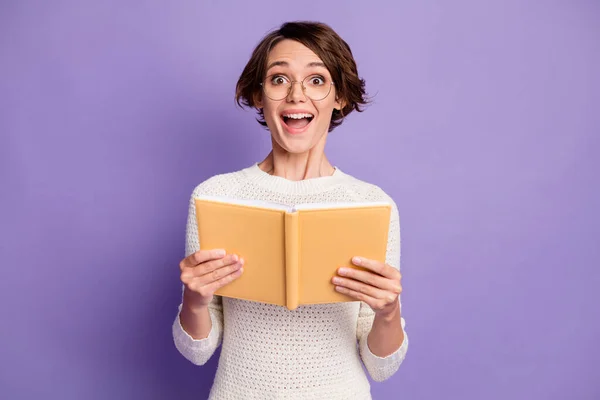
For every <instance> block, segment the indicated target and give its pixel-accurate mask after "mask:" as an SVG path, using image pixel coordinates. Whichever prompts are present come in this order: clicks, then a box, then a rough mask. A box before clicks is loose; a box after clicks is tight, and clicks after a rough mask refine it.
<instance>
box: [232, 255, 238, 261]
mask: <svg viewBox="0 0 600 400" xmlns="http://www.w3.org/2000/svg"><path fill="white" fill-rule="evenodd" d="M231 260H232V261H233V262H236V261H237V260H238V256H237V254H234V255H232V256H231Z"/></svg>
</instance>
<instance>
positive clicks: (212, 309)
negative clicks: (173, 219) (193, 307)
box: [172, 191, 223, 365]
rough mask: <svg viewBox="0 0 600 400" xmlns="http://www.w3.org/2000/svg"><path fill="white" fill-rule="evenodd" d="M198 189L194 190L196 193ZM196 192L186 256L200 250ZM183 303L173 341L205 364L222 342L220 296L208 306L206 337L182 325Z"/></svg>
mask: <svg viewBox="0 0 600 400" xmlns="http://www.w3.org/2000/svg"><path fill="white" fill-rule="evenodd" d="M195 193H196V191H194V194H195ZM194 194H192V196H191V198H190V203H189V211H188V218H187V226H186V239H185V256H186V257H187V256H189V255H190V254H192V253H195V252H196V251H198V250H200V243H199V240H198V227H197V225H196V208H195V203H194ZM182 305H183V289H182V302H181V303H180V304H179V307H178V311H177V313H176V316H175V321H174V322H173V326H172V331H173V341H174V343H175V347H176V348H177V350H178V351H179V352H180V353H181V354H182V355H183V356H184V357H185V358H186V359H188V360H189V361H190V362H192V363H193V364H196V365H204V364H205V363H206V362H207V361H208V360H209V359H210V358H211V357H212V355H213V354H214V352H215V350H216V349H217V348H218V347H219V345H220V344H221V340H222V337H223V305H222V299H221V297H220V296H213V300H212V301H211V303H210V304H209V306H208V311H209V314H210V319H211V322H212V327H211V330H210V333H209V335H208V337H206V338H204V339H194V338H192V337H191V336H190V335H189V334H188V333H187V332H186V331H185V330H184V329H183V327H182V326H181V321H180V319H179V315H180V313H181V308H182Z"/></svg>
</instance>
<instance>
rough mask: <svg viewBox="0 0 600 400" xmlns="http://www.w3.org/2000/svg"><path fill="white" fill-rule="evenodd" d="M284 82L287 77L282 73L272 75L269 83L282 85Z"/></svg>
mask: <svg viewBox="0 0 600 400" xmlns="http://www.w3.org/2000/svg"><path fill="white" fill-rule="evenodd" d="M286 82H287V78H286V77H285V76H282V75H274V76H273V77H272V78H271V85H273V86H279V85H284V84H285V83H286Z"/></svg>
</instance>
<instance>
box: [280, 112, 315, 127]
mask: <svg viewBox="0 0 600 400" xmlns="http://www.w3.org/2000/svg"><path fill="white" fill-rule="evenodd" d="M314 117H315V116H314V115H313V114H310V113H294V114H283V115H282V116H281V119H282V120H283V123H284V124H285V126H286V127H288V128H290V129H292V130H303V129H304V128H306V127H307V126H308V124H310V123H311V121H312V120H313V119H314Z"/></svg>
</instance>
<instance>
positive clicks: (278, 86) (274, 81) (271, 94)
mask: <svg viewBox="0 0 600 400" xmlns="http://www.w3.org/2000/svg"><path fill="white" fill-rule="evenodd" d="M263 88H264V90H265V95H266V96H267V97H268V98H270V99H272V100H283V99H285V98H286V96H287V95H288V91H289V90H290V81H289V80H287V79H286V78H285V77H283V76H277V75H276V76H268V77H267V78H266V79H265V81H264V82H263Z"/></svg>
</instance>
